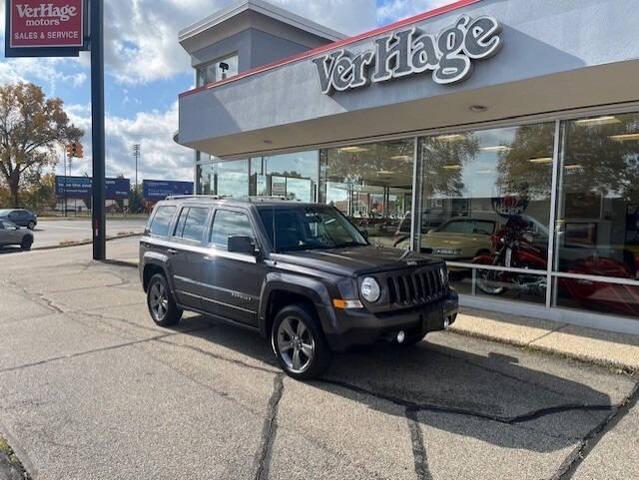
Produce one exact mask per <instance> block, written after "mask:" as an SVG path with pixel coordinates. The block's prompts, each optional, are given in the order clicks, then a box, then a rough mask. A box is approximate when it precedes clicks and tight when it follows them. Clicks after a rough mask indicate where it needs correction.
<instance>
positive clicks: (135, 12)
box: [0, 0, 452, 180]
mask: <svg viewBox="0 0 639 480" xmlns="http://www.w3.org/2000/svg"><path fill="white" fill-rule="evenodd" d="M270 1H271V2H272V3H274V4H276V5H278V6H281V7H284V8H287V9H289V10H291V11H293V12H295V13H297V14H300V15H303V16H306V17H308V18H310V19H312V20H314V21H316V22H318V23H321V24H324V25H326V26H328V27H331V28H334V29H336V30H338V31H342V32H344V33H346V34H356V33H359V32H362V31H366V30H369V29H371V28H374V27H376V26H378V25H385V24H388V23H390V22H393V21H395V20H399V19H400V18H404V17H407V16H410V15H414V14H417V13H419V12H422V11H425V10H428V9H430V8H434V7H437V6H440V5H442V4H445V3H451V1H452V0H413V1H410V0H377V1H375V0H270ZM229 3H231V0H106V1H105V9H106V10H105V42H106V43H105V57H106V88H105V103H106V110H107V175H110V176H115V175H119V174H124V175H126V176H131V177H132V175H133V165H134V164H133V160H132V155H131V154H130V150H131V146H132V145H133V144H134V143H140V144H141V145H142V168H141V176H142V178H166V179H176V180H192V176H193V154H192V152H191V151H189V150H187V149H185V148H182V147H180V146H179V145H176V144H175V143H174V142H173V141H172V136H173V133H174V132H175V131H176V130H177V103H176V102H177V96H178V94H179V93H180V92H182V91H185V90H188V89H189V88H191V87H192V86H193V71H192V69H191V68H190V66H189V59H188V56H187V54H186V53H185V52H184V51H183V50H182V48H181V47H180V45H179V44H178V42H177V33H178V31H179V30H180V29H182V28H184V27H186V26H188V25H189V24H191V23H193V22H195V21H197V20H199V19H201V18H204V17H206V16H208V15H211V14H213V13H214V12H215V11H217V10H218V9H220V8H223V7H224V6H226V5H228V4H229ZM328 4H330V5H328ZM0 6H1V7H2V9H3V10H2V11H4V0H0ZM0 17H1V20H0V32H1V33H2V35H3V36H4V30H5V28H4V27H5V25H4V15H1V16H0ZM2 45H3V46H4V39H3V41H2ZM89 77H90V72H89V54H88V53H83V54H82V55H81V56H80V58H79V59H58V58H56V59H11V60H7V59H4V56H3V57H2V59H1V60H0V84H6V83H14V82H17V81H30V82H33V83H35V84H38V85H40V86H42V87H43V88H44V90H45V92H46V93H47V95H50V96H57V97H60V98H62V99H63V100H64V102H65V106H66V109H67V112H68V113H69V115H70V117H71V118H72V120H73V122H74V123H75V124H76V125H78V126H80V127H82V128H84V129H85V131H86V136H85V139H84V140H83V143H84V144H85V152H87V153H88V155H87V158H85V159H84V160H81V161H78V160H76V161H75V163H74V166H73V173H74V174H76V175H77V174H83V173H85V172H86V173H89V174H90V172H91V169H90V88H89V87H90V79H89ZM60 171H61V167H58V172H60Z"/></svg>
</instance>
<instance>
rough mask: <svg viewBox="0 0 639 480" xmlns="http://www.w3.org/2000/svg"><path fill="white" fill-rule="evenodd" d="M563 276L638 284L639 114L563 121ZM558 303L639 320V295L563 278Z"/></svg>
mask: <svg viewBox="0 0 639 480" xmlns="http://www.w3.org/2000/svg"><path fill="white" fill-rule="evenodd" d="M563 135H564V138H563V142H562V145H563V148H562V152H561V165H560V167H561V168H560V177H559V191H558V195H557V198H558V207H557V225H556V232H557V234H556V235H557V236H556V255H555V257H556V262H555V269H556V271H558V272H560V273H565V274H572V275H575V274H577V275H588V276H604V277H614V278H617V279H620V280H627V281H634V280H636V279H637V265H638V260H639V114H623V115H603V116H597V117H592V118H583V119H578V120H573V121H567V122H563ZM556 302H557V304H558V305H561V306H567V307H585V308H587V309H588V310H597V311H601V312H606V313H616V314H620V315H630V316H639V289H638V288H637V287H632V286H628V285H618V284H611V283H606V282H594V281H582V280H574V279H569V278H560V279H559V280H558V281H557V293H556Z"/></svg>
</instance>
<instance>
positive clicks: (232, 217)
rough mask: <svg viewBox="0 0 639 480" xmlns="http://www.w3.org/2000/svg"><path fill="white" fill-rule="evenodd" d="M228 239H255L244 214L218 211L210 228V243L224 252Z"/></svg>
mask: <svg viewBox="0 0 639 480" xmlns="http://www.w3.org/2000/svg"><path fill="white" fill-rule="evenodd" d="M229 237H250V238H252V239H255V237H254V235H253V228H252V227H251V222H250V221H249V219H248V217H247V216H246V214H244V213H239V212H232V211H230V210H218V211H217V212H216V214H215V220H214V221H213V227H212V228H211V237H210V243H211V244H212V245H215V246H216V247H217V248H220V249H223V250H226V249H227V247H228V243H229Z"/></svg>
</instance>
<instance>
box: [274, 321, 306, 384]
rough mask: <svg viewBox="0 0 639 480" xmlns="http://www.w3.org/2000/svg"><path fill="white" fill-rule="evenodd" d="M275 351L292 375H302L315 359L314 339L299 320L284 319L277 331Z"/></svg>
mask: <svg viewBox="0 0 639 480" xmlns="http://www.w3.org/2000/svg"><path fill="white" fill-rule="evenodd" d="M277 349H278V351H279V353H280V356H281V357H282V360H283V361H284V363H285V364H286V367H287V368H288V369H289V370H290V371H291V372H293V373H304V372H305V371H306V370H307V369H308V368H309V367H310V365H311V364H312V363H313V359H314V357H315V339H314V338H313V334H312V333H311V331H310V330H309V329H308V328H307V327H306V325H304V322H303V321H302V320H300V319H299V318H295V317H287V318H285V319H284V320H283V321H282V323H280V326H279V328H278V330H277Z"/></svg>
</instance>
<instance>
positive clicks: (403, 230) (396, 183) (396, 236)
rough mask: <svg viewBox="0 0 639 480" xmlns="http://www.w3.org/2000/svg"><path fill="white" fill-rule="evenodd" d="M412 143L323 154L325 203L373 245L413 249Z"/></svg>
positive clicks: (347, 148) (348, 149)
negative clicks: (345, 218)
mask: <svg viewBox="0 0 639 480" xmlns="http://www.w3.org/2000/svg"><path fill="white" fill-rule="evenodd" d="M414 145H415V143H414V140H413V139H408V140H398V141H391V142H380V143H371V144H367V145H357V146H350V147H341V148H331V149H327V150H323V151H322V152H321V174H320V175H321V181H320V195H319V199H320V202H321V203H326V204H330V205H334V206H335V207H337V208H338V209H340V210H341V211H342V212H343V213H344V214H345V215H347V216H348V217H349V218H350V219H351V220H352V221H353V222H354V223H355V224H356V225H357V226H358V227H359V228H360V229H362V230H366V231H367V232H368V235H369V238H370V240H371V242H373V243H377V244H383V245H385V246H391V247H392V246H400V247H402V248H406V247H407V246H408V243H409V241H408V237H409V236H410V224H411V221H410V209H411V206H412V190H413V166H414V156H415V147H414Z"/></svg>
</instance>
